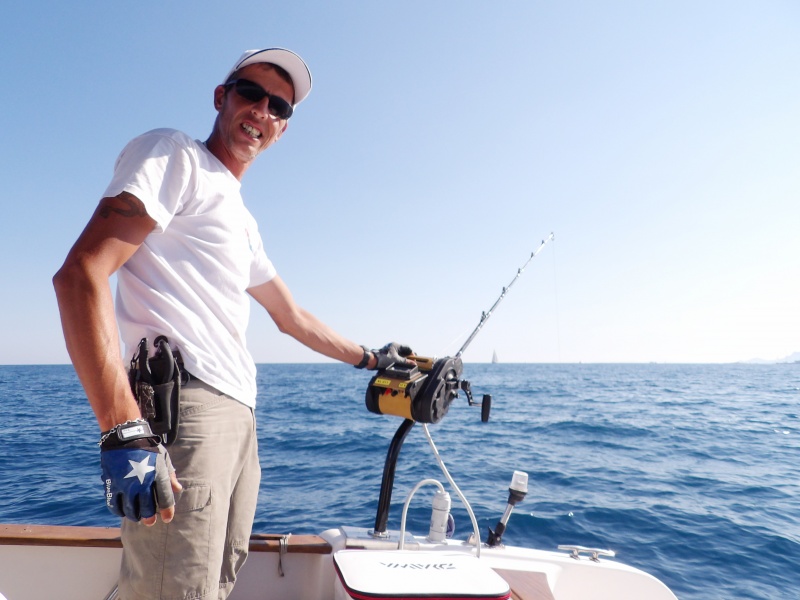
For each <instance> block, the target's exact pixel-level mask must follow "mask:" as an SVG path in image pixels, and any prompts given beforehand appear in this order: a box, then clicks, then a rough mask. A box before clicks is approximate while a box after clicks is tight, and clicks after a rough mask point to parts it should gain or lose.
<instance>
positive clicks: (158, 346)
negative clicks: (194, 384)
mask: <svg viewBox="0 0 800 600" xmlns="http://www.w3.org/2000/svg"><path fill="white" fill-rule="evenodd" d="M153 346H154V347H155V353H154V354H153V356H149V353H148V348H147V338H142V340H141V341H140V342H139V349H138V351H137V352H136V354H135V355H134V357H133V359H132V360H131V368H130V371H129V372H128V373H129V374H128V376H129V378H130V384H131V390H132V391H133V396H134V397H135V398H136V402H137V403H138V404H139V410H140V411H141V413H142V418H144V419H147V421H148V423H150V428H151V429H152V430H153V433H155V434H156V435H159V436H161V439H162V440H163V442H164V445H166V446H169V445H170V444H172V442H174V441H175V439H176V438H177V437H178V416H179V410H180V393H181V372H180V366H179V364H178V359H177V356H176V353H174V352H173V351H172V349H171V348H170V346H169V342H168V341H167V338H166V337H164V336H163V335H160V336H158V337H157V338H156V339H155V341H154V342H153Z"/></svg>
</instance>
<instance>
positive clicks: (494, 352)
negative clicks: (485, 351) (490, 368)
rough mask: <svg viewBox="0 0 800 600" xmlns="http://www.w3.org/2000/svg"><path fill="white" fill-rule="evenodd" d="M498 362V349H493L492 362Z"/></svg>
mask: <svg viewBox="0 0 800 600" xmlns="http://www.w3.org/2000/svg"><path fill="white" fill-rule="evenodd" d="M498 362H500V361H498V360H497V350H492V364H493V365H496V364H497V363H498Z"/></svg>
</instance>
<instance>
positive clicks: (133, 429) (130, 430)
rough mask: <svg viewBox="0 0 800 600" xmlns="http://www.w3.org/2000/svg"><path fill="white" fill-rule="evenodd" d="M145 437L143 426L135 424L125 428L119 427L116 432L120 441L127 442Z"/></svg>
mask: <svg viewBox="0 0 800 600" xmlns="http://www.w3.org/2000/svg"><path fill="white" fill-rule="evenodd" d="M144 435H147V432H146V431H145V428H144V425H143V424H141V423H137V424H135V425H128V426H127V427H120V428H119V429H118V430H117V437H118V438H119V439H121V440H129V439H131V438H134V437H139V436H144Z"/></svg>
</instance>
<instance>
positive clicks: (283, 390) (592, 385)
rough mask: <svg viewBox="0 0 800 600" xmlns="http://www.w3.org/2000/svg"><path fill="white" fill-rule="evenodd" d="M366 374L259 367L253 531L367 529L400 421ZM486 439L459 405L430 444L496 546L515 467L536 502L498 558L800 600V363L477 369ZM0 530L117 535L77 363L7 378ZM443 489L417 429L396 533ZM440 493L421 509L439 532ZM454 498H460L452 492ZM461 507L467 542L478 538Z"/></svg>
mask: <svg viewBox="0 0 800 600" xmlns="http://www.w3.org/2000/svg"><path fill="white" fill-rule="evenodd" d="M369 376H370V374H369V373H365V372H363V371H357V370H355V369H353V368H351V367H348V366H345V365H338V364H337V365H335V364H314V365H259V369H258V384H259V389H260V400H259V402H260V404H259V407H258V409H257V413H258V420H259V441H260V447H261V457H262V466H263V479H262V485H261V492H260V499H259V508H258V514H257V516H256V522H255V530H256V531H260V532H275V533H287V532H291V533H318V532H320V531H322V530H324V529H327V528H330V527H333V526H337V525H341V524H348V525H353V526H360V527H372V526H373V525H374V521H375V512H376V507H377V500H378V492H379V489H380V481H381V473H382V469H383V463H384V459H385V456H386V450H387V448H388V445H389V442H390V440H391V438H392V435H393V434H394V432H395V430H396V428H397V427H398V426H399V425H400V423H401V420H400V419H398V418H396V417H391V416H381V415H375V414H372V413H369V412H368V411H367V410H366V408H365V406H364V393H365V388H366V385H367V382H368V380H369ZM464 377H465V378H466V379H469V380H470V381H471V382H472V387H473V390H474V392H475V395H476V398H480V397H481V395H482V394H483V393H489V394H491V395H492V397H493V408H492V414H491V418H490V420H489V422H488V423H482V422H481V419H480V409H478V408H474V407H472V408H471V407H469V406H468V405H467V401H466V399H464V397H463V393H462V394H461V397H460V398H459V399H457V400H456V401H455V402H454V403H453V405H452V406H451V408H450V411H449V413H448V414H447V416H446V417H445V418H444V419H443V420H442V421H441V422H440V423H438V424H436V425H432V426H430V431H431V433H432V435H433V438H434V441H435V442H436V444H437V447H438V448H439V451H440V453H441V455H442V457H443V459H444V461H445V463H446V464H447V466H448V469H449V470H450V472H451V474H452V476H453V477H454V479H455V480H456V483H457V484H458V485H459V487H460V488H461V490H462V491H463V492H464V494H465V496H466V497H467V499H468V500H469V502H470V504H471V505H472V507H473V510H474V511H475V514H476V516H477V518H478V523H479V525H480V527H481V529H482V530H483V532H482V537H484V539H485V530H486V528H487V527H494V526H495V524H496V523H497V521H498V519H499V517H500V516H501V515H502V512H503V510H504V508H505V504H506V499H507V496H508V484H509V482H510V480H511V475H512V473H513V471H514V470H521V471H526V472H527V473H528V474H529V477H530V484H529V492H528V495H527V497H526V498H525V500H524V502H522V503H521V504H519V505H518V506H517V508H516V510H515V512H514V514H513V515H512V517H511V520H510V522H509V525H508V530H507V531H506V533H505V535H504V538H503V539H504V542H506V543H509V544H515V545H522V546H530V547H536V548H542V549H552V550H555V548H556V546H557V545H558V544H567V543H569V544H581V545H584V546H592V547H600V548H610V549H613V550H614V551H616V553H617V559H618V560H620V561H622V562H626V563H628V564H631V565H634V566H637V567H639V568H641V569H644V570H645V571H648V572H650V573H652V574H654V575H655V576H657V577H658V578H660V579H661V580H662V581H664V582H665V583H666V584H667V585H668V586H669V587H670V588H671V589H672V590H673V591H674V592H675V593H676V595H677V596H678V597H679V598H680V599H681V600H701V599H702V600H712V599H716V598H720V599H721V598H725V599H729V598H734V599H783V598H787V599H788V598H792V599H795V598H800V364H781V365H661V364H650V365H644V364H636V365H588V364H586V365H584V364H558V365H545V364H498V365H489V364H467V365H465V369H464ZM0 432H1V433H2V440H3V443H2V447H3V451H2V452H0V522H6V523H9V522H10V523H38V524H59V525H115V524H116V523H117V522H116V520H115V518H113V517H112V515H111V514H110V513H108V512H107V510H106V508H105V506H104V503H103V491H102V487H101V484H100V470H99V466H98V449H97V446H96V441H97V437H98V431H97V426H96V423H95V421H94V418H93V416H92V413H91V411H90V409H89V407H88V404H87V402H86V400H85V397H84V395H83V392H82V390H81V387H80V385H79V383H78V381H77V378H76V377H75V374H74V372H73V370H72V368H71V367H70V366H0ZM427 477H433V478H436V479H439V480H441V481H444V479H443V477H442V476H441V474H440V472H439V469H438V466H437V465H436V462H435V460H434V458H433V455H432V453H431V451H430V449H429V447H428V443H427V441H426V439H425V436H424V432H423V431H422V428H421V426H419V425H418V426H415V427H414V428H413V429H412V430H411V432H410V433H409V435H408V437H407V438H406V441H405V444H404V446H403V449H402V451H401V453H400V460H399V463H398V467H397V473H396V479H395V486H394V494H393V504H392V510H391V513H390V520H389V527H390V529H399V526H400V514H401V509H402V504H403V502H404V500H405V497H406V494H407V493H408V491H409V490H410V489H411V488H412V487H413V486H414V484H416V483H417V482H418V481H419V480H421V479H424V478H427ZM431 492H432V488H429V487H426V488H423V489H422V490H421V491H420V492H419V493H418V494H417V495H416V496H415V498H414V501H413V502H412V504H411V508H410V511H409V529H410V530H411V531H412V532H413V533H418V534H424V533H426V532H427V527H428V522H429V519H430V496H431ZM451 494H452V491H451ZM452 495H453V506H454V508H453V515H454V517H455V521H456V534H455V535H456V537H462V538H463V537H466V536H467V535H468V534H469V532H470V531H471V525H470V521H469V518H468V516H467V514H466V512H465V511H464V509H463V508H462V506H461V504H460V502H459V500H458V499H457V498H456V497H455V494H452Z"/></svg>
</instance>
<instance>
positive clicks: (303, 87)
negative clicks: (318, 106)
mask: <svg viewBox="0 0 800 600" xmlns="http://www.w3.org/2000/svg"><path fill="white" fill-rule="evenodd" d="M255 63H272V64H273V65H278V66H279V67H281V68H282V69H285V70H286V72H287V73H289V76H290V77H291V78H292V85H293V86H294V106H297V105H298V104H300V103H301V102H302V101H303V100H305V99H306V96H308V94H309V92H310V91H311V71H309V70H308V65H306V63H305V62H304V61H303V59H302V58H300V57H299V56H298V55H297V54H295V53H294V52H292V51H291V50H285V49H284V48H264V49H263V50H248V51H247V52H245V53H244V54H242V55H241V56H240V57H239V60H237V61H236V64H234V65H233V68H231V70H230V71H228V74H227V75H226V76H225V79H224V81H223V83H225V82H227V81H228V79H230V77H231V75H233V74H234V73H235V72H236V71H238V70H239V69H243V68H244V67H246V66H247V65H253V64H255Z"/></svg>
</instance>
